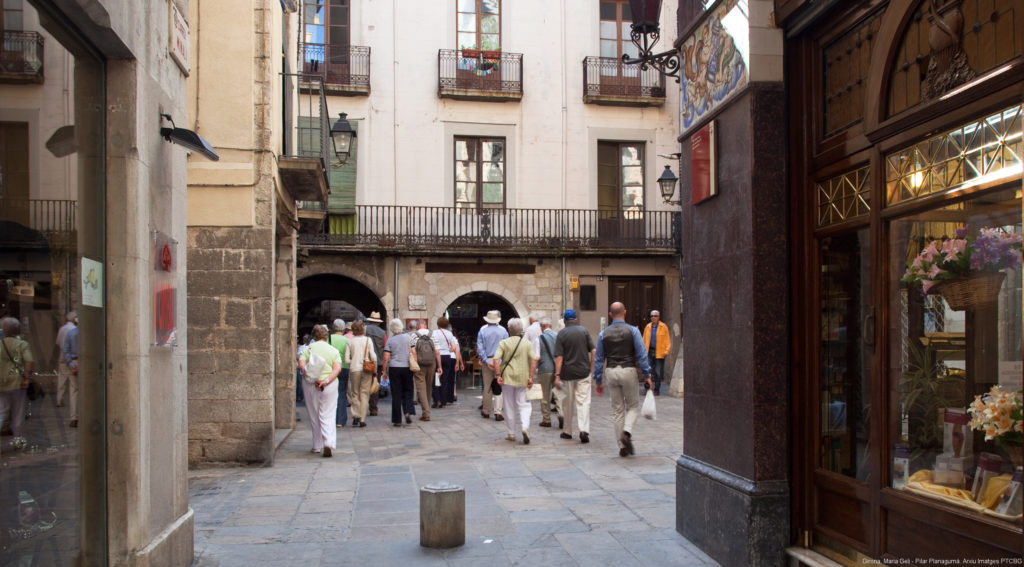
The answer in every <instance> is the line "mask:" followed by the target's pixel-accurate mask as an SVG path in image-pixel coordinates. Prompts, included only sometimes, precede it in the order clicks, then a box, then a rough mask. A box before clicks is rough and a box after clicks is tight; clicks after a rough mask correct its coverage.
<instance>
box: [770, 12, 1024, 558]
mask: <svg viewBox="0 0 1024 567" xmlns="http://www.w3.org/2000/svg"><path fill="white" fill-rule="evenodd" d="M804 4H807V3H804V2H776V7H777V8H778V9H779V11H778V13H777V16H778V17H779V19H780V24H781V25H782V26H783V28H784V29H785V30H786V32H787V36H788V38H787V44H786V53H787V55H786V57H787V60H786V65H787V69H788V76H787V85H788V87H789V92H790V107H789V108H790V142H791V145H790V151H791V160H790V188H791V189H790V197H791V215H792V216H791V221H792V227H793V229H792V230H793V232H792V250H791V251H792V265H793V276H794V277H793V282H794V284H793V297H794V298H805V299H804V300H799V301H798V300H796V299H794V302H793V316H794V318H793V321H794V325H793V328H794V329H795V331H794V335H793V346H792V355H793V381H792V384H793V389H792V395H793V414H792V421H793V447H794V450H793V468H792V471H793V483H792V486H793V510H792V521H793V539H794V540H795V542H796V543H798V544H800V545H803V546H805V547H810V548H812V549H814V550H815V551H818V552H820V553H822V554H825V555H828V556H830V557H832V558H834V559H836V560H839V561H841V562H843V563H846V564H858V565H859V564H863V563H864V562H865V561H866V560H868V559H869V558H873V559H884V560H887V561H888V560H892V561H893V562H894V563H895V562H896V561H900V562H906V563H908V564H920V565H923V564H933V563H930V561H929V560H936V559H948V560H957V561H965V560H978V559H993V560H1001V561H1004V563H1003V564H1012V563H1013V562H1014V561H1017V562H1019V561H1020V558H1021V554H1022V551H1024V537H1022V520H1021V504H1020V503H1021V493H1020V489H1019V488H1016V492H1014V490H1015V489H1014V486H1016V485H1015V484H1014V482H1016V483H1017V484H1018V485H1019V483H1020V475H1021V471H1022V469H1021V466H1022V464H1024V463H1021V442H1022V440H1021V433H1020V423H1021V414H1020V407H1021V401H1020V391H1021V381H1022V376H1024V369H1022V340H1024V334H1022V322H1024V316H1022V309H1021V306H1022V271H1021V236H1022V233H1024V230H1022V201H1021V194H1022V178H1024V173H1022V164H1024V161H1022V158H1024V144H1022V132H1024V127H1022V117H1024V6H1022V5H1021V4H1020V3H1019V2H1012V1H1008V0H1006V1H1001V0H925V1H918V0H894V1H891V2H882V1H861V2H837V3H833V4H832V6H833V7H832V9H831V10H829V11H827V13H825V14H823V15H822V14H818V15H814V16H812V15H810V14H809V12H808V11H807V10H803V9H794V6H797V5H804ZM787 18H788V19H787ZM1000 396H1001V397H1000ZM972 403H973V408H972ZM983 403H984V404H986V406H985V407H984V408H983V407H982V406H981V404H983ZM986 408H987V413H985V412H984V411H982V410H984V409H986ZM972 415H973V416H975V418H974V420H973V421H972ZM982 422H986V423H982ZM986 429H987V430H986ZM1015 474H1016V477H1015V476H1014V475H1015ZM1005 561H1008V563H1006V562H1005ZM959 564H967V563H959Z"/></svg>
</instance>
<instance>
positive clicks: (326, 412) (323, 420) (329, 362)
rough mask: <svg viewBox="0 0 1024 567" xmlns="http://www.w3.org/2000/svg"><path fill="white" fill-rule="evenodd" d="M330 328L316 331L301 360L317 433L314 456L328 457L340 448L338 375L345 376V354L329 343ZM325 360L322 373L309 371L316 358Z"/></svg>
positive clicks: (320, 327) (303, 379)
mask: <svg viewBox="0 0 1024 567" xmlns="http://www.w3.org/2000/svg"><path fill="white" fill-rule="evenodd" d="M327 337H328V331H327V326H326V325H317V326H315V327H313V343H312V344H310V345H309V348H308V349H306V350H304V351H303V352H302V355H301V356H300V357H299V368H300V369H301V370H302V374H303V376H302V389H303V392H304V394H305V398H306V411H308V412H309V426H310V427H311V428H312V429H313V452H314V453H319V452H321V451H323V454H324V456H325V457H330V456H331V455H333V454H334V449H336V448H337V442H338V432H337V430H336V429H335V425H336V424H335V422H334V420H335V418H336V412H337V410H338V374H339V373H340V372H341V353H339V352H338V349H336V348H334V347H332V346H331V345H330V344H328V343H327ZM314 354H315V355H317V357H319V358H322V359H323V360H324V365H323V368H322V369H321V370H319V371H316V370H315V369H309V370H310V372H307V366H310V365H311V364H310V358H311V357H312V356H313V355H314Z"/></svg>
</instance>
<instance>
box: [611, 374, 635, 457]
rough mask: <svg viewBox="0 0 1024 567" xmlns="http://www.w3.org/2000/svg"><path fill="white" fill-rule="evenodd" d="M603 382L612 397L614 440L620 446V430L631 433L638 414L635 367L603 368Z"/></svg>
mask: <svg viewBox="0 0 1024 567" xmlns="http://www.w3.org/2000/svg"><path fill="white" fill-rule="evenodd" d="M604 383H605V385H606V386H607V387H608V391H609V393H610V394H611V397H612V417H613V418H614V419H615V442H616V443H618V444H619V447H620V448H621V447H622V441H621V440H622V432H623V431H625V432H627V433H629V434H630V435H631V436H632V435H633V426H634V425H636V418H637V416H639V415H640V391H639V390H640V379H639V378H638V377H637V371H636V368H621V367H620V368H605V370H604Z"/></svg>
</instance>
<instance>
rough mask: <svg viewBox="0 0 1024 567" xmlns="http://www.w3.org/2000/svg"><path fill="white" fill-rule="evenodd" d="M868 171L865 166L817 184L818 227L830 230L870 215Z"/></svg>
mask: <svg viewBox="0 0 1024 567" xmlns="http://www.w3.org/2000/svg"><path fill="white" fill-rule="evenodd" d="M870 173H871V167H870V166H867V165H865V166H864V167H862V168H860V169H855V170H853V171H849V172H846V173H843V174H841V175H837V176H835V177H833V178H831V179H826V180H825V181H822V182H819V183H816V184H815V185H814V187H815V192H816V193H817V194H818V226H829V225H833V224H837V223H840V222H843V221H847V220H850V219H854V218H861V217H866V216H868V214H869V213H870V212H871V175H870Z"/></svg>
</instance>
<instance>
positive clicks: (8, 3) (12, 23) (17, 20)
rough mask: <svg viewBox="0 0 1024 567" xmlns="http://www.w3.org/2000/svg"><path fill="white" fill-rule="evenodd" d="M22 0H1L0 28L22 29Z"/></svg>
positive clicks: (8, 29) (4, 29) (7, 29)
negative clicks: (2, 7) (2, 6)
mask: <svg viewBox="0 0 1024 567" xmlns="http://www.w3.org/2000/svg"><path fill="white" fill-rule="evenodd" d="M21 3H22V0H3V5H4V9H3V11H0V24H2V25H0V30H3V31H22V29H24V28H23V26H24V20H23V18H22V14H23V13H24V10H23V8H22V4H21Z"/></svg>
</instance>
